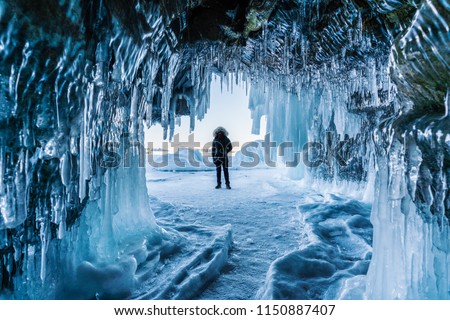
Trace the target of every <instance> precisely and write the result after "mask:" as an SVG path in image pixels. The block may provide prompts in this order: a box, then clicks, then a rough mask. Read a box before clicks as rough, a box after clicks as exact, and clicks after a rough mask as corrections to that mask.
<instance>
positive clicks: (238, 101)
mask: <svg viewBox="0 0 450 320" xmlns="http://www.w3.org/2000/svg"><path fill="white" fill-rule="evenodd" d="M247 91H248V92H250V84H249V85H248V88H247ZM210 97H211V105H210V108H209V109H208V111H207V113H206V115H205V117H204V118H203V120H201V121H199V120H196V121H195V130H194V138H195V141H196V142H197V141H198V142H200V147H203V146H204V145H205V144H206V143H208V142H211V141H212V139H213V136H212V132H213V130H214V129H215V128H216V127H218V126H222V127H224V128H225V129H227V130H228V132H229V136H228V137H229V138H230V140H231V141H232V142H235V141H238V142H239V145H240V146H242V145H243V144H244V143H245V142H249V141H254V140H258V139H264V134H265V127H266V126H265V118H262V119H261V132H260V135H254V134H251V131H252V119H251V118H250V116H251V114H250V110H249V109H248V99H249V97H248V95H247V94H246V88H245V83H243V82H241V83H240V84H239V86H236V84H235V83H234V86H233V93H231V92H229V91H227V86H226V84H225V81H224V83H223V91H222V92H221V88H220V78H219V77H216V76H213V79H212V83H211V95H210ZM177 133H179V134H180V141H188V136H189V117H188V116H186V117H181V126H175V134H177ZM162 138H163V130H162V127H161V125H160V124H156V125H154V126H152V127H151V128H150V129H146V131H145V144H146V146H147V142H149V141H152V142H153V145H154V147H161V146H162V141H163V139H162ZM166 141H168V140H166ZM169 147H170V144H169ZM236 150H237V149H235V150H234V151H236Z"/></svg>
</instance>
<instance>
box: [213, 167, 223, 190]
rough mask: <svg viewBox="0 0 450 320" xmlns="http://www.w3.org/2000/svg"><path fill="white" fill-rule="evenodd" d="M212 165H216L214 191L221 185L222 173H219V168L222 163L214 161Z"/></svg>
mask: <svg viewBox="0 0 450 320" xmlns="http://www.w3.org/2000/svg"><path fill="white" fill-rule="evenodd" d="M214 164H215V165H216V176H217V186H216V189H219V188H220V186H221V184H222V177H221V175H222V172H221V170H222V169H221V166H222V162H221V161H214Z"/></svg>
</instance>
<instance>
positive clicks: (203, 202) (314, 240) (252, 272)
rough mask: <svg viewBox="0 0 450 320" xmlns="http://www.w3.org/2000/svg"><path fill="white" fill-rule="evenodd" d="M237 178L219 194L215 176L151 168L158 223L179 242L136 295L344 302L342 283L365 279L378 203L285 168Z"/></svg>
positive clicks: (149, 179)
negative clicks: (302, 180)
mask: <svg viewBox="0 0 450 320" xmlns="http://www.w3.org/2000/svg"><path fill="white" fill-rule="evenodd" d="M230 175H231V179H230V180H231V186H232V189H231V190H226V189H220V190H216V189H214V186H215V172H214V171H203V172H162V171H156V170H149V171H148V172H147V185H148V190H149V194H150V201H151V206H152V208H153V210H154V213H155V216H156V218H157V221H158V224H159V225H160V226H162V227H163V228H164V229H165V230H167V232H168V234H171V235H172V236H171V237H174V236H173V235H175V238H176V239H178V240H177V241H176V244H175V245H172V247H171V249H170V250H167V252H168V254H167V257H162V258H159V260H160V262H159V263H158V264H159V266H157V267H155V266H153V267H152V270H156V276H155V274H153V276H152V277H151V279H150V280H145V281H144V280H143V281H142V285H141V287H140V289H139V290H138V291H137V293H136V294H135V298H141V299H152V298H153V299H185V298H188V299H255V298H275V299H290V298H314V299H316V298H336V297H340V298H345V296H339V294H337V293H336V292H337V291H336V290H338V289H336V287H337V286H338V284H339V283H340V280H342V279H348V278H350V277H354V276H355V275H356V276H358V275H359V274H364V273H365V272H366V269H367V264H368V261H369V259H370V251H371V248H370V243H371V226H370V223H369V220H368V218H369V212H370V206H369V205H367V204H363V203H360V202H358V201H355V200H351V199H344V198H339V197H337V196H334V195H321V194H318V193H317V192H315V191H313V190H308V189H305V187H301V186H300V184H299V183H298V182H296V181H292V180H290V179H288V178H285V177H284V175H283V174H282V173H281V172H280V171H278V170H273V169H257V170H232V171H230ZM160 246H164V245H163V244H160ZM330 259H331V260H330ZM274 261H275V263H274ZM302 263H303V265H302ZM305 266H306V267H305ZM146 268H148V266H147V267H146V266H144V267H143V269H146ZM297 269H300V271H299V270H297ZM307 269H314V270H316V269H317V270H318V271H317V272H316V271H315V272H312V273H311V272H310V271H309V272H307V271H305V270H307ZM302 270H303V271H302ZM138 272H139V270H138ZM141 272H142V271H141ZM144 273H145V272H144ZM143 279H144V278H143ZM353 279H356V280H358V279H359V278H358V277H356V278H353ZM355 283H356V284H357V283H359V282H358V281H352V282H351V284H350V286H354V285H355ZM341 284H342V283H341ZM333 287H334V288H335V289H333V290H330V288H333ZM299 288H300V289H299ZM317 290H319V292H318V291H317ZM352 290H353V289H352ZM358 290H359V291H361V290H362V288H356V290H353V291H356V292H358ZM338 291H342V289H339V290H338ZM330 292H331V293H330ZM347 297H355V296H354V294H350V295H348V296H347Z"/></svg>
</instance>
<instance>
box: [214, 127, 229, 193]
mask: <svg viewBox="0 0 450 320" xmlns="http://www.w3.org/2000/svg"><path fill="white" fill-rule="evenodd" d="M213 136H214V140H213V143H212V156H213V161H214V164H215V166H216V175H217V186H216V189H220V188H221V187H222V177H221V174H222V168H223V175H224V176H225V185H226V187H227V189H231V186H230V175H229V173H228V153H229V152H230V151H231V149H233V146H232V145H231V141H230V139H228V131H227V130H226V129H225V128H223V127H217V128H216V129H215V130H214V132H213Z"/></svg>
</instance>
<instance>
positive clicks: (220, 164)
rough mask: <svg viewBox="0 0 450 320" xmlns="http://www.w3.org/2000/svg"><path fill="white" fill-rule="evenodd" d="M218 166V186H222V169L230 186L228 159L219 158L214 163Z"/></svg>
mask: <svg viewBox="0 0 450 320" xmlns="http://www.w3.org/2000/svg"><path fill="white" fill-rule="evenodd" d="M214 164H215V165H216V174H217V184H222V169H221V168H223V175H224V176H225V183H226V184H230V176H229V174H228V157H225V158H217V159H216V160H215V161H214Z"/></svg>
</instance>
